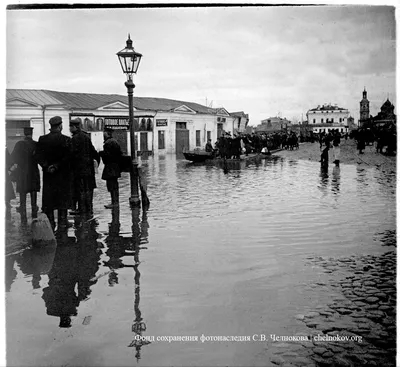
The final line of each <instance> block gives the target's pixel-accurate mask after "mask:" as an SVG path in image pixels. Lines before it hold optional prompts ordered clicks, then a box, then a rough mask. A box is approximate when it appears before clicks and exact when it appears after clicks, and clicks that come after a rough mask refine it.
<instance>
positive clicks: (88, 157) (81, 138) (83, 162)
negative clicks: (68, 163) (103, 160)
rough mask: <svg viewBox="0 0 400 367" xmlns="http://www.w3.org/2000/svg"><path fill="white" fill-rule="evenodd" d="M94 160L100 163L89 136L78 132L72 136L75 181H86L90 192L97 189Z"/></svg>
mask: <svg viewBox="0 0 400 367" xmlns="http://www.w3.org/2000/svg"><path fill="white" fill-rule="evenodd" d="M93 160H96V161H97V162H98V163H99V162H100V156H99V153H97V151H96V149H94V146H93V144H92V141H91V140H90V137H89V136H88V134H86V133H84V132H83V131H81V130H78V132H76V133H75V134H74V135H73V136H72V170H73V175H74V181H75V182H76V181H79V180H83V181H85V184H84V186H85V187H87V188H88V189H89V190H93V189H94V188H96V179H95V171H94V162H93ZM75 185H76V183H75Z"/></svg>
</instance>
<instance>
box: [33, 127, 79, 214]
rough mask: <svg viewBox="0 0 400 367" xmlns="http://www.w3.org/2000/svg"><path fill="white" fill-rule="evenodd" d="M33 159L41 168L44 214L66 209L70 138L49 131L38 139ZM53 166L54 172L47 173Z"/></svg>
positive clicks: (68, 203) (69, 185)
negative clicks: (49, 211)
mask: <svg viewBox="0 0 400 367" xmlns="http://www.w3.org/2000/svg"><path fill="white" fill-rule="evenodd" d="M35 158H36V160H37V162H38V163H39V164H40V166H41V167H42V168H43V195H42V197H43V199H42V210H43V211H44V212H46V211H48V210H53V209H68V208H70V207H71V204H72V203H71V201H72V175H71V138H69V137H68V136H65V135H63V134H61V132H56V131H50V133H49V134H47V135H43V136H41V137H40V138H39V141H38V143H37V146H36V153H35ZM51 165H54V166H55V167H56V171H55V172H54V173H49V172H48V168H49V167H50V166H51Z"/></svg>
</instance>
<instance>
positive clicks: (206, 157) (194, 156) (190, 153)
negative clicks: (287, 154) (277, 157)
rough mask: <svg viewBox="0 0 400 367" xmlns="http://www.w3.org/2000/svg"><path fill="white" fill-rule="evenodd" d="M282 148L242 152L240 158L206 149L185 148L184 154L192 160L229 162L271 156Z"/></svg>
mask: <svg viewBox="0 0 400 367" xmlns="http://www.w3.org/2000/svg"><path fill="white" fill-rule="evenodd" d="M281 150H282V149H274V150H270V151H266V152H261V153H260V154H258V153H250V154H247V155H246V154H242V155H241V156H240V159H232V158H229V159H224V158H221V157H216V156H215V154H214V152H206V151H204V150H200V149H195V150H184V151H183V156H184V157H185V159H187V160H188V161H191V162H210V161H221V162H223V161H228V162H237V161H246V160H250V159H257V158H258V159H263V158H265V157H267V156H270V155H272V154H274V153H277V152H279V151H281Z"/></svg>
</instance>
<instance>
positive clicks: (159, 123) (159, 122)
mask: <svg viewBox="0 0 400 367" xmlns="http://www.w3.org/2000/svg"><path fill="white" fill-rule="evenodd" d="M167 121H168V120H167V119H159V120H157V119H156V126H167V125H168V123H167Z"/></svg>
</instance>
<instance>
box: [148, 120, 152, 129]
mask: <svg viewBox="0 0 400 367" xmlns="http://www.w3.org/2000/svg"><path fill="white" fill-rule="evenodd" d="M152 129H153V124H152V123H151V119H147V131H151V130H152Z"/></svg>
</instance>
